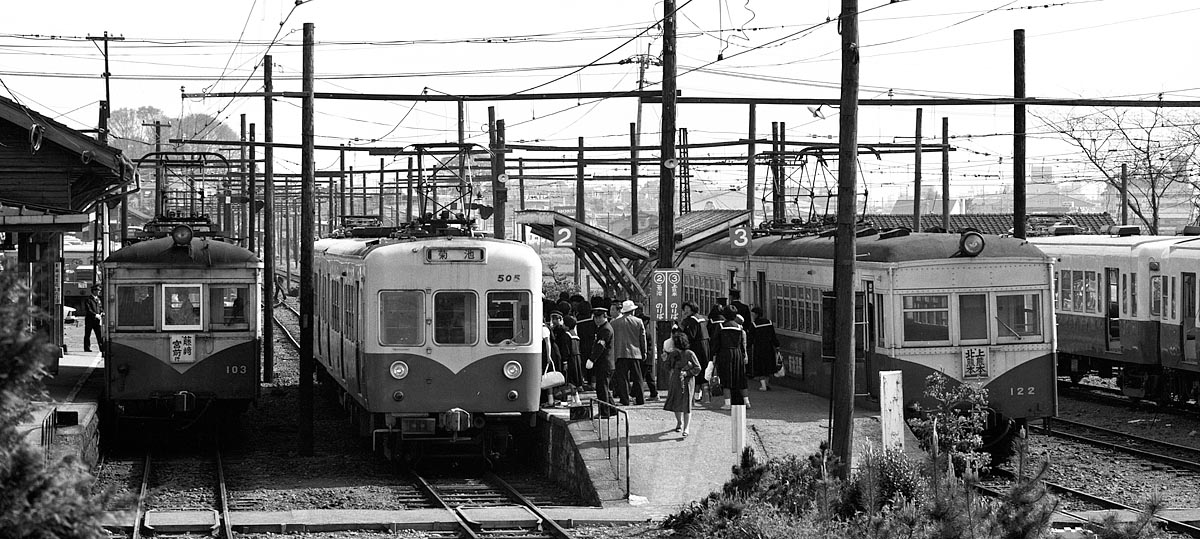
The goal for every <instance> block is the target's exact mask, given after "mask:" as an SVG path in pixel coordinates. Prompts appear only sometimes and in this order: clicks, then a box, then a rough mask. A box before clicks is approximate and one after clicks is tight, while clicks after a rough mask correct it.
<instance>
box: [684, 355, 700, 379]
mask: <svg viewBox="0 0 1200 539" xmlns="http://www.w3.org/2000/svg"><path fill="white" fill-rule="evenodd" d="M687 362H688V364H687V370H685V371H683V372H684V374H686V375H687V376H688V377H689V378H691V377H696V376H700V373H701V372H704V371H703V370H702V369H701V368H700V362H699V361H698V360H696V354H693V353H692V352H691V351H690V350H689V351H688V353H687Z"/></svg>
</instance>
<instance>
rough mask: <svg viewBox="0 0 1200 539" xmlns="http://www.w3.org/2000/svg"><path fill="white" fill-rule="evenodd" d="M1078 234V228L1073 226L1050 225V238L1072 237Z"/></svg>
mask: <svg viewBox="0 0 1200 539" xmlns="http://www.w3.org/2000/svg"><path fill="white" fill-rule="evenodd" d="M1078 233H1079V227H1077V226H1075V225H1051V226H1050V235H1051V236H1072V235H1075V234H1078Z"/></svg>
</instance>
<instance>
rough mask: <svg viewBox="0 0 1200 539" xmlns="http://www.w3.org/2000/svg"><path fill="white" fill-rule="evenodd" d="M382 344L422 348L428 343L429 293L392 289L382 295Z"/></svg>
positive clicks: (380, 298)
mask: <svg viewBox="0 0 1200 539" xmlns="http://www.w3.org/2000/svg"><path fill="white" fill-rule="evenodd" d="M379 324H380V328H379V344H383V345H391V346H418V345H421V344H424V343H425V331H424V329H425V293H424V292H422V291H420V290H388V291H384V292H380V293H379Z"/></svg>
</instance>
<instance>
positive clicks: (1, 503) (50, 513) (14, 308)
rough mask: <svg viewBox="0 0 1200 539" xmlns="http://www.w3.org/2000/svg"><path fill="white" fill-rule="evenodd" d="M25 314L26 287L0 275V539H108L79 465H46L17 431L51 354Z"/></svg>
mask: <svg viewBox="0 0 1200 539" xmlns="http://www.w3.org/2000/svg"><path fill="white" fill-rule="evenodd" d="M31 313H32V314H31ZM31 316H33V317H36V316H37V314H36V313H35V312H34V310H33V309H32V307H31V306H30V305H29V301H28V294H27V293H26V290H25V288H24V287H23V286H21V285H20V284H19V282H18V280H17V278H16V277H13V276H12V273H8V272H5V273H0V537H4V538H5V539H41V538H55V539H75V538H78V539H92V538H97V539H98V538H102V537H108V535H107V533H106V532H105V531H104V530H103V528H101V527H100V525H99V524H98V522H99V508H98V507H97V505H96V504H95V502H94V501H93V500H92V499H91V498H90V497H89V492H90V490H91V487H92V483H93V478H92V477H91V475H90V474H88V473H87V470H86V469H85V467H84V465H83V464H82V463H80V462H79V460H78V459H77V458H74V457H73V456H72V457H67V458H64V459H62V460H61V461H59V462H53V463H46V462H45V459H44V458H43V456H42V453H41V452H39V451H38V450H36V449H34V448H33V447H31V446H30V445H29V444H27V443H26V442H25V437H24V436H23V435H22V433H20V432H18V428H17V427H18V425H19V423H20V422H21V421H22V420H23V419H25V418H28V417H29V415H30V410H31V404H30V401H31V400H32V399H33V398H34V397H35V396H37V395H39V394H40V393H41V385H40V381H41V379H42V377H43V376H45V372H44V371H43V370H42V365H43V364H44V363H45V361H46V359H47V358H49V357H51V354H55V353H57V351H56V350H55V348H54V346H53V345H52V344H50V343H48V342H46V339H45V338H44V337H43V336H42V335H41V334H40V333H37V332H32V333H31V332H29V331H26V327H27V326H28V325H29V318H30V317H31Z"/></svg>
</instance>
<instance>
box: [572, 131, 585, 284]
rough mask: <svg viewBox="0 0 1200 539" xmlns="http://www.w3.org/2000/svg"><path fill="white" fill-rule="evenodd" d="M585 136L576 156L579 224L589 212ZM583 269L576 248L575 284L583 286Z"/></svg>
mask: <svg viewBox="0 0 1200 539" xmlns="http://www.w3.org/2000/svg"><path fill="white" fill-rule="evenodd" d="M583 167H584V161H583V137H579V153H578V154H577V155H576V158H575V220H576V221H579V224H582V225H586V224H587V212H586V210H585V208H584V206H585V204H584V201H585V199H584V197H583ZM581 274H582V273H581V271H580V268H579V249H578V248H576V249H575V286H577V287H580V288H582V287H583V281H582V280H581V278H580V275H581Z"/></svg>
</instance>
